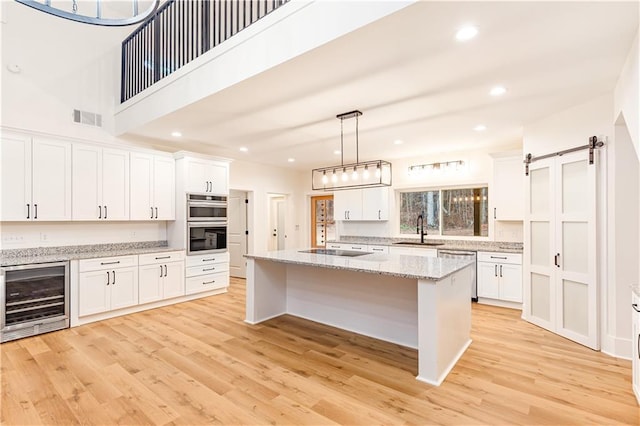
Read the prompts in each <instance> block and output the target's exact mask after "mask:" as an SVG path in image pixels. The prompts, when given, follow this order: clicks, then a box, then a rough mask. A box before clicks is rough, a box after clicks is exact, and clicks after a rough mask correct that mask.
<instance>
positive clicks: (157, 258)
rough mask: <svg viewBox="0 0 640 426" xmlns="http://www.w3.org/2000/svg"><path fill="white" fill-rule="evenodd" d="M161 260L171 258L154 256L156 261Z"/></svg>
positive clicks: (169, 257)
mask: <svg viewBox="0 0 640 426" xmlns="http://www.w3.org/2000/svg"><path fill="white" fill-rule="evenodd" d="M162 259H171V256H160V257H157V256H156V260H162Z"/></svg>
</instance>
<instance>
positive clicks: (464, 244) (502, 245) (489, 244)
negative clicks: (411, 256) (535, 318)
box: [329, 236, 523, 253]
mask: <svg viewBox="0 0 640 426" xmlns="http://www.w3.org/2000/svg"><path fill="white" fill-rule="evenodd" d="M414 240H415V242H418V241H419V240H418V239H417V238H415V239H412V238H382V237H357V236H343V237H341V238H340V239H339V240H337V241H329V242H335V243H351V244H369V245H382V246H394V247H416V248H430V249H438V250H468V251H492V252H499V253H522V250H523V245H522V243H512V242H505V241H472V240H445V239H438V238H425V241H428V242H430V243H443V245H437V246H421V245H394V244H395V243H397V242H400V241H414Z"/></svg>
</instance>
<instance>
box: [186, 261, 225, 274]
mask: <svg viewBox="0 0 640 426" xmlns="http://www.w3.org/2000/svg"><path fill="white" fill-rule="evenodd" d="M228 270H229V264H228V263H226V262H225V263H214V264H208V265H199V266H192V267H190V268H187V277H197V276H199V275H211V274H217V273H219V272H227V271H228Z"/></svg>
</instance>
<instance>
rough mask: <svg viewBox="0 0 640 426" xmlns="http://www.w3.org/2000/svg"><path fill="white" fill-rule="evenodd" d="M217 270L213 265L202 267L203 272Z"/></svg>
mask: <svg viewBox="0 0 640 426" xmlns="http://www.w3.org/2000/svg"><path fill="white" fill-rule="evenodd" d="M215 270H216V268H215V267H211V268H202V272H205V271H215Z"/></svg>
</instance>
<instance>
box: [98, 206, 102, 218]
mask: <svg viewBox="0 0 640 426" xmlns="http://www.w3.org/2000/svg"><path fill="white" fill-rule="evenodd" d="M98 212H99V213H98V219H102V206H98Z"/></svg>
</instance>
